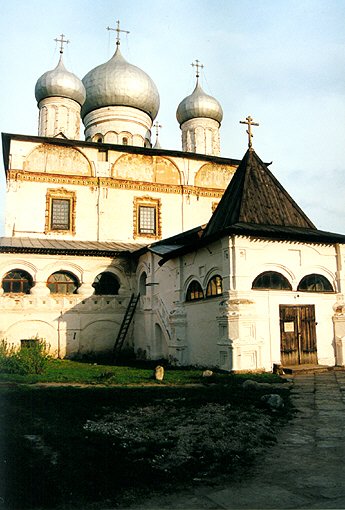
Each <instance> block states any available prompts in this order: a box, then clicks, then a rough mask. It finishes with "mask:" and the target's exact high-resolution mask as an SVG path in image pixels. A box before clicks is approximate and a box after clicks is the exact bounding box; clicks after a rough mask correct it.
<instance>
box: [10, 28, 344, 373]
mask: <svg viewBox="0 0 345 510" xmlns="http://www.w3.org/2000/svg"><path fill="white" fill-rule="evenodd" d="M116 32H117V38H116V39H117V40H116V51H115V53H114V55H113V56H112V58H111V59H110V60H109V61H108V62H105V63H104V64H100V65H99V66H97V67H96V68H94V69H92V70H91V71H89V72H88V73H87V74H86V76H85V77H84V78H83V80H80V79H79V78H78V77H77V76H76V75H74V74H73V73H71V72H70V71H68V70H67V69H66V68H65V66H64V63H63V45H64V44H65V43H66V42H67V41H66V40H65V39H64V36H63V35H62V36H61V38H60V39H59V40H58V42H59V43H60V59H59V62H58V64H57V66H56V67H55V69H53V70H51V71H47V72H45V73H44V74H43V75H42V76H41V77H40V78H39V79H38V80H37V83H36V87H35V96H36V100H37V106H38V110H39V119H38V135H37V136H32V135H21V134H8V133H3V134H2V143H3V158H4V166H5V172H6V182H7V193H6V211H5V213H6V214H5V236H4V237H3V238H0V275H1V281H2V285H1V289H0V308H1V318H0V338H2V339H5V340H6V341H7V342H8V343H10V344H12V343H13V344H14V345H16V346H20V345H21V344H23V341H25V340H28V339H33V338H41V339H44V340H45V341H46V342H47V343H48V344H49V346H50V352H51V353H52V354H53V355H55V356H57V357H59V358H65V357H67V358H76V359H78V358H82V357H83V356H100V355H110V354H111V355H113V356H114V357H115V359H116V358H117V357H118V356H120V355H121V353H122V352H123V351H125V350H130V351H133V352H134V353H135V354H136V356H138V357H141V358H146V359H166V360H168V361H169V362H171V363H174V364H177V365H198V366H204V367H218V368H220V369H223V370H226V371H240V370H266V371H270V370H272V367H273V364H276V363H278V364H280V363H281V364H283V365H284V366H292V365H301V364H320V365H327V366H334V365H345V301H344V295H343V292H344V286H345V269H344V265H345V236H344V235H340V234H335V233H330V232H324V231H320V230H318V229H317V228H316V227H315V225H314V224H313V223H312V221H311V220H310V219H309V218H308V217H307V216H306V215H305V214H304V212H303V211H302V210H301V209H300V207H299V206H298V205H297V204H296V203H295V202H294V200H293V199H292V198H291V197H290V195H289V194H288V193H287V191H286V190H285V189H284V188H283V187H282V186H281V184H280V183H279V182H278V181H277V179H276V178H275V177H274V175H273V174H272V173H271V171H270V170H269V168H268V166H269V165H267V164H266V163H264V162H263V161H262V160H261V159H260V157H259V156H258V155H257V154H256V152H255V151H254V149H253V147H252V140H251V138H252V133H251V127H252V125H255V123H254V122H253V120H252V119H251V117H247V119H246V121H244V123H245V124H246V125H247V127H248V130H247V133H248V138H249V143H248V151H247V152H246V154H245V155H244V158H243V160H242V161H239V160H236V159H231V158H224V157H221V156H220V126H221V122H222V119H223V111H222V107H221V105H220V104H219V102H218V101H217V100H216V99H215V98H214V97H212V96H210V95H207V94H206V93H205V92H204V90H203V89H202V87H201V85H200V82H199V68H200V65H199V62H198V61H196V64H195V67H196V85H195V88H194V91H193V92H192V93H191V94H190V95H188V96H187V97H185V99H183V100H182V101H181V102H180V104H179V105H178V107H177V113H176V117H177V121H178V123H179V125H180V129H181V134H182V150H165V149H163V148H161V146H160V144H159V140H158V123H157V122H156V124H154V122H155V119H156V117H157V114H158V111H159V105H160V99H159V93H158V90H157V88H156V85H155V84H154V82H153V81H152V79H151V78H150V77H149V76H148V75H147V74H146V73H145V72H144V71H143V70H141V69H140V68H138V67H136V66H135V65H133V64H130V63H129V62H127V60H126V59H125V58H124V57H123V56H122V53H121V51H120V32H121V30H120V27H119V23H118V24H117V28H116ZM81 120H82V122H83V125H84V138H85V139H84V140H81V139H80V122H81ZM155 128H156V129H157V131H156V140H155V143H152V132H154V130H155Z"/></svg>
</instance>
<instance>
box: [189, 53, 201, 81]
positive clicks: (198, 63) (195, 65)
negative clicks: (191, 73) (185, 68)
mask: <svg viewBox="0 0 345 510" xmlns="http://www.w3.org/2000/svg"><path fill="white" fill-rule="evenodd" d="M191 65H192V66H193V67H196V78H197V79H198V78H199V76H200V73H199V69H203V68H204V64H200V61H199V60H198V59H197V58H196V59H195V64H194V62H192V64H191Z"/></svg>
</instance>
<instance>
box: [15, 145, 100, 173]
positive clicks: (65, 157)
mask: <svg viewBox="0 0 345 510" xmlns="http://www.w3.org/2000/svg"><path fill="white" fill-rule="evenodd" d="M23 170H25V171H26V172H42V173H43V172H44V173H48V174H62V175H66V174H67V175H87V176H91V175H92V169H91V164H90V162H89V160H88V159H87V158H86V156H84V154H82V153H81V152H80V151H79V150H78V149H75V148H74V147H64V146H61V145H50V144H49V145H48V144H42V145H39V146H38V147H36V148H35V149H34V150H33V151H32V152H31V153H30V154H29V155H28V156H27V158H26V159H25V161H24V164H23Z"/></svg>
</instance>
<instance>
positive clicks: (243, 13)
mask: <svg viewBox="0 0 345 510" xmlns="http://www.w3.org/2000/svg"><path fill="white" fill-rule="evenodd" d="M0 8H1V17H0V45H1V50H2V51H1V57H0V76H1V80H0V131H1V132H5V133H19V134H26V135H37V129H38V109H37V103H36V100H35V96H34V89H35V84H36V81H37V79H38V78H39V77H40V76H41V75H42V74H43V73H44V72H46V71H48V70H50V69H53V68H54V67H55V66H56V65H57V62H58V58H59V48H58V45H57V43H56V42H55V41H54V39H55V38H57V37H59V36H60V34H62V33H63V34H65V36H66V37H67V38H68V39H69V40H70V43H69V44H68V45H67V47H66V49H65V53H64V63H65V66H66V67H67V69H68V70H69V71H72V72H73V73H75V74H76V75H77V76H79V77H80V78H82V77H83V76H85V74H86V73H87V72H88V71H90V70H91V69H93V68H94V67H96V66H97V65H100V64H102V63H104V62H106V61H107V60H108V59H109V58H110V57H111V56H112V55H113V53H114V51H115V33H114V32H111V31H108V30H106V27H108V26H110V27H115V26H116V21H117V20H120V23H121V28H122V29H124V30H128V31H129V32H130V33H129V34H128V35H123V36H122V40H121V51H122V54H123V56H124V57H125V58H126V60H127V61H129V62H130V63H131V64H134V65H136V66H138V67H140V68H141V69H143V70H144V71H145V72H146V73H147V74H149V76H150V77H151V78H152V79H153V81H154V82H155V84H156V86H157V88H158V90H159V93H160V100H161V106H160V111H159V113H158V116H157V120H158V121H159V123H160V124H161V125H162V128H161V130H160V137H159V140H160V144H161V146H162V148H165V149H177V150H181V148H182V146H181V131H180V128H179V125H178V123H177V120H176V109H177V106H178V104H179V103H180V101H182V99H184V98H185V97H186V96H187V95H189V94H191V93H192V91H193V89H194V86H195V69H194V68H193V67H192V66H191V63H192V62H194V61H195V59H198V60H199V61H200V62H201V63H202V64H203V65H204V68H203V69H202V73H201V78H200V79H201V85H202V87H203V89H204V91H205V92H206V93H207V94H210V95H212V96H214V97H215V98H217V100H218V101H219V102H220V104H221V105H222V108H223V112H224V118H223V121H222V126H221V131H220V136H221V156H223V157H230V158H236V159H242V157H243V155H244V153H245V152H246V149H247V135H246V132H245V130H246V127H245V126H243V125H241V124H240V123H239V121H240V120H244V119H245V118H246V117H247V116H248V115H251V116H252V117H253V119H254V120H255V121H256V122H258V123H259V124H260V126H259V127H256V128H253V131H254V138H253V147H254V149H255V150H256V152H257V154H258V155H259V157H260V158H261V159H262V160H263V161H265V162H271V161H272V162H273V163H272V165H271V166H270V170H271V171H272V172H273V173H274V175H275V176H276V177H277V179H278V180H279V181H280V182H281V184H282V185H283V186H284V187H285V188H286V190H287V191H288V192H289V193H290V195H291V196H292V197H293V199H294V200H295V201H296V202H297V203H298V204H299V205H300V207H301V208H302V209H303V210H304V212H305V213H306V214H307V215H308V216H309V218H310V219H311V220H312V221H313V223H314V224H315V225H316V226H317V227H318V228H319V229H321V230H326V231H331V232H338V233H343V234H345V200H344V197H345V157H344V156H345V30H344V23H345V0H125V1H123V0H121V1H119V0H97V1H95V0H92V1H91V0H59V1H52V0H49V1H47V0H11V2H8V0H0ZM153 140H154V136H153ZM1 165H2V168H1V171H0V172H1V177H0V235H3V217H4V199H5V189H6V182H5V178H4V170H3V164H2V163H1ZM29 207H30V202H29V200H28V210H29Z"/></svg>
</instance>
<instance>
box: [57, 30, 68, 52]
mask: <svg viewBox="0 0 345 510" xmlns="http://www.w3.org/2000/svg"><path fill="white" fill-rule="evenodd" d="M64 37H65V34H61V35H60V39H58V38H56V39H54V41H55V42H57V43H60V53H61V55H62V54H63V45H64V44H68V43H69V39H64Z"/></svg>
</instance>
